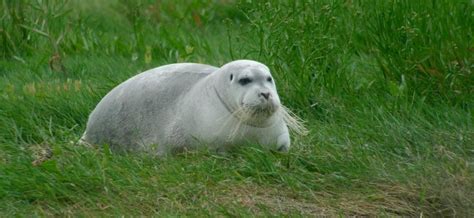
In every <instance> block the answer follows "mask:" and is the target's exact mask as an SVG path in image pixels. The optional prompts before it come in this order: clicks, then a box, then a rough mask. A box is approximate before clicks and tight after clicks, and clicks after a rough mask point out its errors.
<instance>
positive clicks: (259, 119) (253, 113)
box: [214, 87, 279, 127]
mask: <svg viewBox="0 0 474 218" xmlns="http://www.w3.org/2000/svg"><path fill="white" fill-rule="evenodd" d="M214 92H215V93H216V96H217V98H218V99H219V101H220V102H221V103H222V105H223V106H224V107H225V109H226V110H227V111H228V112H229V113H230V114H231V115H232V116H234V117H235V118H236V119H238V120H240V121H241V122H242V123H245V124H247V125H250V126H254V127H265V126H268V125H269V124H268V119H269V118H270V117H271V116H272V115H273V114H274V113H275V112H276V111H277V110H278V108H279V105H278V104H276V103H275V102H273V101H267V102H262V103H260V104H256V105H252V104H245V103H243V102H241V103H240V104H239V105H238V106H237V107H232V106H230V105H228V104H227V102H226V101H224V100H223V99H222V97H221V95H220V94H219V92H218V91H217V89H216V87H214Z"/></svg>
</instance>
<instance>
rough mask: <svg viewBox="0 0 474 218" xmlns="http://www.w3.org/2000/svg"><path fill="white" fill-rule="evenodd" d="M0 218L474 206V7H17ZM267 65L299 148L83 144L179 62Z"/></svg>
mask: <svg viewBox="0 0 474 218" xmlns="http://www.w3.org/2000/svg"><path fill="white" fill-rule="evenodd" d="M0 11H1V13H0V78H1V79H0V217H5V216H14V215H18V216H31V215H39V216H65V215H74V216H76V215H83V216H91V215H92V216H103V215H107V216H116V215H145V216H150V215H166V216H170V215H189V216H195V215H199V216H209V215H211V216H215V215H223V216H253V215H261V216H263V215H291V216H296V215H302V216H308V215H332V216H334V215H390V216H392V215H396V216H398V215H400V216H435V215H443V216H453V215H457V216H468V215H469V214H470V215H471V216H472V214H474V198H473V196H474V174H473V173H474V97H473V96H474V73H473V68H474V40H473V34H474V31H473V27H474V3H473V1H470V0H465V1H463V0H458V1H451V0H439V1H438V0H436V1H427V0H422V1H409V0H399V1H396V0H390V1H369V0H367V1H352V0H346V1H342V0H340V1H329V0H324V1H323V0H321V1H311V0H302V1H283V0H282V1H271V2H266V3H264V2H263V1H242V2H234V1H231V0H230V1H228V0H214V1H211V0H207V1H206V0H202V1H197V0H194V1H184V0H182V1H173V0H162V1H152V0H142V1H140V0H136V1H125V0H100V1H97V0H84V1H81V0H70V1H67V2H64V1H55V0H50V1H8V0H7V1H1V2H0ZM235 59H254V60H258V61H260V62H263V63H265V64H267V65H268V66H269V67H270V69H271V70H272V73H273V75H274V77H275V80H276V83H277V87H278V90H279V93H280V96H281V100H282V102H283V104H285V105H286V106H287V107H289V108H291V109H292V110H293V111H294V112H295V113H297V114H298V115H299V116H301V117H302V118H303V119H304V120H305V121H306V123H305V124H306V127H307V128H308V129H309V131H310V133H309V134H308V135H307V136H303V137H296V136H294V137H293V146H292V148H291V150H290V152H289V153H288V154H279V153H273V152H270V151H266V150H264V149H262V148H260V147H259V146H258V145H255V146H252V147H241V148H239V149H237V150H236V151H235V152H234V153H231V154H230V155H228V156H219V155H216V154H214V153H210V152H206V151H197V152H189V153H185V154H181V155H177V156H173V157H168V158H165V159H158V158H156V157H153V156H150V155H146V154H114V153H111V152H110V151H109V149H108V148H107V146H104V147H101V148H97V149H93V148H85V147H81V146H77V145H75V142H76V141H77V140H78V138H79V137H80V136H81V134H82V132H83V131H84V128H85V123H86V121H87V116H88V114H89V113H90V112H91V110H92V109H93V108H94V106H95V105H96V104H97V103H98V101H99V100H100V99H101V98H102V96H104V95H105V94H106V93H107V92H108V91H109V90H110V89H111V88H113V87H114V86H116V85H117V84H119V83H120V82H122V81H124V80H125V79H127V78H129V77H131V76H133V75H135V74H137V73H139V72H141V71H143V70H146V69H149V68H152V67H156V66H159V65H162V64H168V63H175V62H200V63H207V64H212V65H216V66H220V65H222V64H224V63H226V62H229V61H231V60H235Z"/></svg>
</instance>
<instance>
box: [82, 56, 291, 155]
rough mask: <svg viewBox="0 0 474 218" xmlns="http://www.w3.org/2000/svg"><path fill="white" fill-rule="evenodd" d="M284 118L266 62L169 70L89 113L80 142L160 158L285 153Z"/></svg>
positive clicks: (125, 86)
mask: <svg viewBox="0 0 474 218" xmlns="http://www.w3.org/2000/svg"><path fill="white" fill-rule="evenodd" d="M285 115H287V113H285V110H284V108H283V107H282V106H281V105H280V99H279V97H278V94H277V91H276V87H275V83H274V81H273V78H272V76H271V74H270V71H269V69H268V68H267V67H266V66H265V65H263V64H261V63H258V62H255V61H250V60H238V61H233V62H230V63H228V64H226V65H224V66H222V67H221V68H217V67H214V66H209V65H203V64H193V63H182V64H171V65H165V66H162V67H158V68H155V69H151V70H149V71H146V72H143V73H141V74H138V75H136V76H134V77H132V78H130V79H129V80H127V81H125V82H123V83H122V84H120V85H118V86H117V87H115V88H114V89H113V90H112V91H110V92H109V93H108V94H107V95H106V96H105V97H104V98H103V99H102V100H101V101H100V102H99V104H98V105H97V106H96V108H95V109H94V110H93V111H92V113H91V114H90V116H89V120H88V122H87V128H86V131H85V133H84V135H83V137H82V138H81V141H82V142H85V143H89V144H109V145H110V146H111V148H113V149H119V150H123V149H125V150H145V151H156V152H157V154H159V155H163V154H168V153H172V152H173V151H180V150H186V149H192V148H196V147H199V146H207V147H209V148H211V149H216V150H219V151H225V150H226V149H227V148H229V147H231V146H234V145H239V144H244V143H247V142H249V143H259V144H262V145H265V146H268V147H269V148H270V149H275V150H280V151H287V150H288V149H289V146H290V138H289V133H288V128H287V125H286V123H285ZM154 149H155V150H154Z"/></svg>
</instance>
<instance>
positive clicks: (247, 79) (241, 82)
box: [239, 78, 252, 86]
mask: <svg viewBox="0 0 474 218" xmlns="http://www.w3.org/2000/svg"><path fill="white" fill-rule="evenodd" d="M251 82H252V80H251V79H249V78H242V79H239V84H240V85H243V86H245V85H247V84H249V83H251Z"/></svg>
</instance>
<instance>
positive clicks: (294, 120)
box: [279, 105, 309, 135]
mask: <svg viewBox="0 0 474 218" xmlns="http://www.w3.org/2000/svg"><path fill="white" fill-rule="evenodd" d="M279 111H280V112H279V113H280V114H281V115H282V118H283V121H285V123H286V125H288V127H289V129H290V130H291V131H293V132H295V133H296V134H298V135H307V134H308V132H309V131H308V129H306V127H305V126H304V121H303V119H301V118H300V117H298V115H296V114H295V113H293V112H292V111H291V110H290V109H288V108H287V107H285V106H284V105H281V109H280V110H279Z"/></svg>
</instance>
